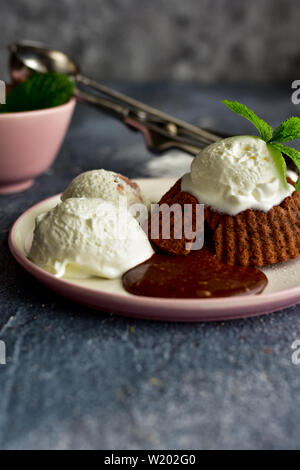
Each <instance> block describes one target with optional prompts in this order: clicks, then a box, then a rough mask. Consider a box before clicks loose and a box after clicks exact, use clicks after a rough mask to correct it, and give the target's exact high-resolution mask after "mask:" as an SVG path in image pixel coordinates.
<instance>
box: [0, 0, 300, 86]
mask: <svg viewBox="0 0 300 470" xmlns="http://www.w3.org/2000/svg"><path fill="white" fill-rule="evenodd" d="M0 6H1V14H0V37H1V41H0V42H1V47H0V74H1V75H2V77H1V78H6V77H5V76H4V77H3V75H5V70H6V58H5V56H6V55H5V45H6V44H8V43H10V42H13V41H15V40H16V39H17V38H19V39H20V38H26V39H34V40H41V41H44V42H47V43H49V44H53V45H54V46H56V47H58V48H63V49H65V50H66V51H68V52H70V53H71V54H73V56H74V57H76V58H77V60H78V61H79V62H80V63H81V64H82V67H83V68H84V69H85V70H86V72H87V73H88V74H90V75H91V76H94V77H95V78H98V79H117V80H119V79H121V80H126V79H128V80H137V81H138V80H144V81H149V80H170V79H171V80H193V81H199V82H202V83H208V82H215V83H216V82H220V81H222V82H245V83H254V82H258V83H268V82H284V81H288V80H292V79H295V78H298V76H299V74H300V70H299V69H300V51H299V44H300V28H299V23H300V3H299V1H298V0H252V1H251V2H249V1H245V0H214V1H211V0H184V1H183V0H152V1H146V0H85V1H79V0H60V1H57V0H56V1H51V2H50V1H49V0H47V1H46V0H27V1H26V2H25V1H24V0H23V1H22V0H11V1H7V0H0Z"/></svg>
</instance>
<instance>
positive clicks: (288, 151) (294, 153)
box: [269, 143, 300, 191]
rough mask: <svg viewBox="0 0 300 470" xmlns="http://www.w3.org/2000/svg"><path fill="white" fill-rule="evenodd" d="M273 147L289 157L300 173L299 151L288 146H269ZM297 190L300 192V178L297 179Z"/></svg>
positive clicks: (276, 144) (275, 144)
mask: <svg viewBox="0 0 300 470" xmlns="http://www.w3.org/2000/svg"><path fill="white" fill-rule="evenodd" d="M269 145H271V147H273V148H275V149H277V150H279V151H280V152H282V153H284V155H287V156H288V157H289V158H290V159H291V160H293V162H294V163H295V165H296V167H297V169H298V171H299V172H300V152H298V150H296V149H293V148H291V147H287V146H286V145H282V144H278V143H274V144H273V143H271V144H269ZM296 190H297V191H300V176H299V177H298V179H297V182H296Z"/></svg>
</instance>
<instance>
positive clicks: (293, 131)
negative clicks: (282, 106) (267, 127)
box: [270, 117, 300, 142]
mask: <svg viewBox="0 0 300 470" xmlns="http://www.w3.org/2000/svg"><path fill="white" fill-rule="evenodd" d="M299 138H300V118H298V117H291V118H289V119H287V120H286V121H283V123H281V124H280V126H278V127H277V129H275V131H274V132H273V136H272V138H271V139H270V140H271V141H272V142H288V141H290V140H295V139H299Z"/></svg>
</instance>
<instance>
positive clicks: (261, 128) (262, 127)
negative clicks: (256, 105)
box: [222, 100, 273, 142]
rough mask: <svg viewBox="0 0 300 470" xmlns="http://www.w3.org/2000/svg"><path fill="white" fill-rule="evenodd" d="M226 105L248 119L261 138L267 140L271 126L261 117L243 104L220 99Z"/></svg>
mask: <svg viewBox="0 0 300 470" xmlns="http://www.w3.org/2000/svg"><path fill="white" fill-rule="evenodd" d="M222 103H224V104H225V105H226V106H228V108H229V109H231V111H234V112H235V113H237V114H239V115H240V116H243V117H244V118H246V119H248V121H250V122H252V124H254V126H255V127H256V129H257V130H258V132H259V133H260V135H261V138H262V139H263V140H264V141H265V142H269V140H270V139H271V138H272V135H273V129H272V127H271V126H270V125H269V124H268V123H267V122H265V121H264V120H263V119H261V118H259V117H258V116H257V115H256V114H255V113H254V112H253V111H251V109H249V108H247V106H245V105H244V104H241V103H239V102H238V101H229V100H224V101H222Z"/></svg>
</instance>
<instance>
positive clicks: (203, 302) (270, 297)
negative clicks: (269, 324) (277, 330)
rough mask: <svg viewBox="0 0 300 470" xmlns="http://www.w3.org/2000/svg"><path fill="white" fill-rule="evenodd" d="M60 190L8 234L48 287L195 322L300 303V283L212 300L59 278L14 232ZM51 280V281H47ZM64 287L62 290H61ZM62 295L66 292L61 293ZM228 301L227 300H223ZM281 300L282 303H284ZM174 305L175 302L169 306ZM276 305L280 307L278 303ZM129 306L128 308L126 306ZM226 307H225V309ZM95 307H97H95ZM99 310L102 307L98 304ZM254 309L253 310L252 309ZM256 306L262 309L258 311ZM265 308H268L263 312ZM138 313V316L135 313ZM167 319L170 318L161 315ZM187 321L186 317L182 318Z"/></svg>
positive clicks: (22, 258)
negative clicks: (39, 262) (22, 247)
mask: <svg viewBox="0 0 300 470" xmlns="http://www.w3.org/2000/svg"><path fill="white" fill-rule="evenodd" d="M150 180H151V181H152V182H155V181H160V182H161V181H163V180H164V181H167V180H168V181H170V182H171V181H172V180H173V181H174V180H175V178H139V179H135V180H134V181H136V182H138V183H143V182H145V181H150ZM60 195H61V193H59V194H55V195H53V196H50V197H48V198H45V199H43V200H42V201H39V202H37V203H35V204H34V205H32V206H31V207H29V208H28V209H27V210H25V211H24V212H23V213H22V214H21V215H19V217H18V218H17V219H16V220H15V222H14V223H13V225H12V227H11V229H10V232H9V237H8V245H9V249H10V251H11V254H12V255H13V257H14V258H15V259H16V261H17V262H18V263H19V264H20V265H21V266H22V267H23V268H24V269H25V270H26V271H27V272H29V273H30V274H31V275H33V276H34V277H35V278H37V279H38V280H39V281H41V282H43V283H44V284H45V283H46V284H47V285H48V286H49V284H50V285H51V286H52V285H57V286H59V287H61V288H63V287H65V288H66V289H67V290H68V291H71V290H75V291H77V292H79V293H80V292H81V293H83V294H84V293H90V294H93V295H95V296H96V297H98V298H100V297H101V298H104V300H110V299H111V300H116V303H117V304H119V303H120V302H122V303H123V304H124V305H123V307H124V309H122V310H123V312H118V313H122V314H123V313H124V312H127V313H126V314H127V316H130V309H128V308H129V307H130V306H132V304H133V303H134V304H135V305H134V308H135V310H136V309H137V308H138V307H145V305H147V306H148V307H149V303H150V302H151V306H152V307H153V309H156V308H158V307H159V308H161V309H163V310H172V311H173V313H174V314H178V313H179V312H182V311H183V310H186V313H188V312H190V313H191V314H193V315H194V314H196V313H197V311H198V315H199V319H196V320H194V321H209V320H211V321H215V320H219V321H220V320H222V321H225V320H230V319H236V318H244V317H250V316H255V315H262V314H265V313H271V312H275V311H276V310H281V309H283V308H287V307H289V306H292V305H295V304H296V303H298V302H300V284H299V286H294V287H290V288H287V289H284V290H281V291H277V292H270V293H267V294H264V293H262V294H259V295H253V296H249V295H239V296H232V297H220V298H213V299H180V298H179V299H177V298H176V299H173V298H163V297H148V296H136V295H133V294H130V293H126V295H125V294H120V293H111V292H106V291H103V290H101V289H100V290H97V289H93V288H92V287H87V286H81V285H79V284H75V283H73V282H72V281H70V280H66V279H61V278H57V277H56V276H54V275H53V274H51V273H48V272H47V271H45V270H43V269H42V268H40V267H39V266H37V265H35V264H34V263H33V262H31V261H30V260H29V259H28V258H27V257H26V256H25V255H24V253H23V252H22V251H21V250H20V249H19V248H18V246H17V244H16V242H15V233H16V230H17V229H18V227H19V225H20V224H21V223H22V221H23V219H24V218H26V217H27V216H28V215H29V214H30V213H31V212H32V211H34V210H36V209H38V207H39V206H41V205H44V204H46V203H47V202H50V201H51V200H52V199H57V198H58V197H59V196H60ZM47 281H48V282H47ZM59 290H61V289H59ZM62 295H63V294H62ZM224 301H226V303H224ZM280 302H282V305H281V303H280ZM170 304H172V305H170ZM276 304H277V306H276ZM127 307H128V308H127ZM222 307H223V308H222ZM245 307H248V308H249V309H250V311H249V313H246V312H245V311H244V312H239V310H240V309H245ZM94 308H96V307H94ZM99 309H100V306H99ZM204 309H205V310H206V311H207V314H209V313H210V312H213V311H216V310H218V311H219V312H220V311H221V312H225V310H229V309H230V311H231V312H230V314H229V312H228V313H227V314H226V316H224V317H222V314H220V313H219V314H218V315H216V314H215V315H214V316H213V317H212V318H208V319H206V318H204V317H203V316H201V312H202V313H203V312H204ZM253 309H254V310H253ZM256 309H258V310H259V312H258V311H256ZM264 309H265V311H264ZM134 316H136V315H134ZM139 317H140V318H147V315H143V314H141V315H140V316H139ZM154 317H155V315H151V316H148V318H154ZM162 317H164V319H167V320H169V318H166V317H165V316H163V315H162ZM174 320H175V321H181V319H179V320H178V319H177V318H175V319H174ZM183 321H184V319H183ZM186 321H193V320H186Z"/></svg>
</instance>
